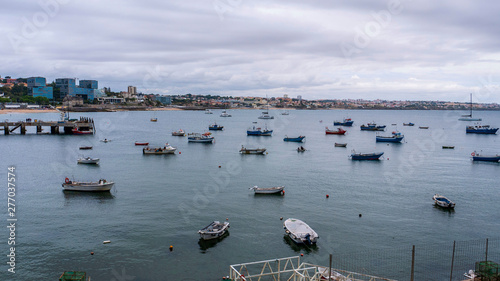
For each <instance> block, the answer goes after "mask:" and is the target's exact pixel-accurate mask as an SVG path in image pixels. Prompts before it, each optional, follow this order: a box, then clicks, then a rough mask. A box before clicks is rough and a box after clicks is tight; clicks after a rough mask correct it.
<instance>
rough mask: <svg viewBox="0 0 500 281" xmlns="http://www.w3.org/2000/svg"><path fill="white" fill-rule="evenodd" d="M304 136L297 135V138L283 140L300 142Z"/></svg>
mask: <svg viewBox="0 0 500 281" xmlns="http://www.w3.org/2000/svg"><path fill="white" fill-rule="evenodd" d="M304 138H305V137H298V138H284V139H283V141H290V142H302V140H304Z"/></svg>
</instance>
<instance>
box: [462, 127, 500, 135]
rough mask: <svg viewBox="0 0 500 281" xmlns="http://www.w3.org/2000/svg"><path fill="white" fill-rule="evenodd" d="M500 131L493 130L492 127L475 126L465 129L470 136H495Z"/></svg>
mask: <svg viewBox="0 0 500 281" xmlns="http://www.w3.org/2000/svg"><path fill="white" fill-rule="evenodd" d="M497 131H498V128H491V127H490V125H483V126H481V125H475V126H467V127H465V132H466V133H468V134H487V135H494V134H496V133H497Z"/></svg>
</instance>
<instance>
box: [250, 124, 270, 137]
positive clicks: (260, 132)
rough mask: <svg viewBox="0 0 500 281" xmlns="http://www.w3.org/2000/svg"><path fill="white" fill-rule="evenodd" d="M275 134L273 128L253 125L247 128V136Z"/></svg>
mask: <svg viewBox="0 0 500 281" xmlns="http://www.w3.org/2000/svg"><path fill="white" fill-rule="evenodd" d="M272 134H273V130H268V129H267V128H265V129H262V128H256V127H255V126H253V128H248V130H247V136H266V137H270V136H271V135H272Z"/></svg>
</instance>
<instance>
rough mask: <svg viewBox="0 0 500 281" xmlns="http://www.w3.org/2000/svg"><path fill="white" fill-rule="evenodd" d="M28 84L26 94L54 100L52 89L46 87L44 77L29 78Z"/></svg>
mask: <svg viewBox="0 0 500 281" xmlns="http://www.w3.org/2000/svg"><path fill="white" fill-rule="evenodd" d="M27 82H28V94H29V95H30V96H33V97H45V98H48V99H49V100H52V99H54V93H53V91H54V89H52V87H47V83H46V82H47V80H46V79H45V77H29V78H28V79H27Z"/></svg>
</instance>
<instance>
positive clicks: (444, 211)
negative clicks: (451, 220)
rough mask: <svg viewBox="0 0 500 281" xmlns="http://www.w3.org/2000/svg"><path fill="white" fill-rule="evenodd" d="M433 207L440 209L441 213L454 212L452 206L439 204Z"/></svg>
mask: <svg viewBox="0 0 500 281" xmlns="http://www.w3.org/2000/svg"><path fill="white" fill-rule="evenodd" d="M434 209H438V210H440V211H441V212H443V213H448V214H453V213H455V209H454V208H443V207H441V206H439V205H434Z"/></svg>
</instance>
